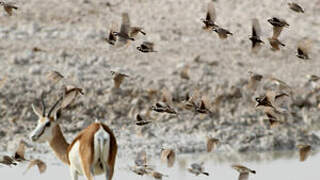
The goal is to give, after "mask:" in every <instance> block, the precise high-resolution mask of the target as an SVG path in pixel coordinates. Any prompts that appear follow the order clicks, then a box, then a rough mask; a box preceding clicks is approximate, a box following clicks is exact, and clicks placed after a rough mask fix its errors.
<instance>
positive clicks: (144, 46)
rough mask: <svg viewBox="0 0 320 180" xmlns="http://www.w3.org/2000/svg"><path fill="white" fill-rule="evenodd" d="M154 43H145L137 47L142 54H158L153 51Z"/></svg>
mask: <svg viewBox="0 0 320 180" xmlns="http://www.w3.org/2000/svg"><path fill="white" fill-rule="evenodd" d="M153 47H154V43H152V42H148V41H144V42H143V43H142V44H141V45H140V46H138V47H137V49H138V50H139V51H141V52H144V53H148V52H157V51H155V50H154V49H153Z"/></svg>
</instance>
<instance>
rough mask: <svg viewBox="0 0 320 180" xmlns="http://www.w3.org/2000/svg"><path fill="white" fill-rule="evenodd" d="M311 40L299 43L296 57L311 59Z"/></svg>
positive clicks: (303, 40)
mask: <svg viewBox="0 0 320 180" xmlns="http://www.w3.org/2000/svg"><path fill="white" fill-rule="evenodd" d="M311 44H312V43H311V40H309V39H306V38H305V39H302V40H300V41H299V43H298V47H297V54H296V56H297V57H298V58H300V59H304V60H306V59H309V51H310V49H311Z"/></svg>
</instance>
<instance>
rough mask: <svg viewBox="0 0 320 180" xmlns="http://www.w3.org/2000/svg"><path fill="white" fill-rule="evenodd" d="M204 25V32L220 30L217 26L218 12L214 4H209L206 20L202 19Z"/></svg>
mask: <svg viewBox="0 0 320 180" xmlns="http://www.w3.org/2000/svg"><path fill="white" fill-rule="evenodd" d="M201 20H202V22H203V23H204V26H203V29H204V30H210V31H212V30H214V29H215V28H218V27H219V26H218V25H216V24H215V21H216V10H215V8H214V4H213V2H209V4H208V10H207V14H206V19H201Z"/></svg>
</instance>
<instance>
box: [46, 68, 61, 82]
mask: <svg viewBox="0 0 320 180" xmlns="http://www.w3.org/2000/svg"><path fill="white" fill-rule="evenodd" d="M47 78H48V80H49V81H51V82H52V83H53V84H56V83H58V82H59V81H60V80H62V79H63V78H64V76H63V75H62V74H61V73H60V72H58V71H50V72H49V73H48V75H47Z"/></svg>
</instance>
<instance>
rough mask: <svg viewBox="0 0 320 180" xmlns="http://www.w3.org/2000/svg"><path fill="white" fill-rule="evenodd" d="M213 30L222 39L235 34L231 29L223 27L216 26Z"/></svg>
mask: <svg viewBox="0 0 320 180" xmlns="http://www.w3.org/2000/svg"><path fill="white" fill-rule="evenodd" d="M213 31H214V32H216V33H217V34H218V36H219V38H220V39H226V38H227V37H228V35H233V34H232V33H231V32H230V31H228V30H226V29H223V28H221V27H217V28H214V29H213Z"/></svg>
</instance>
